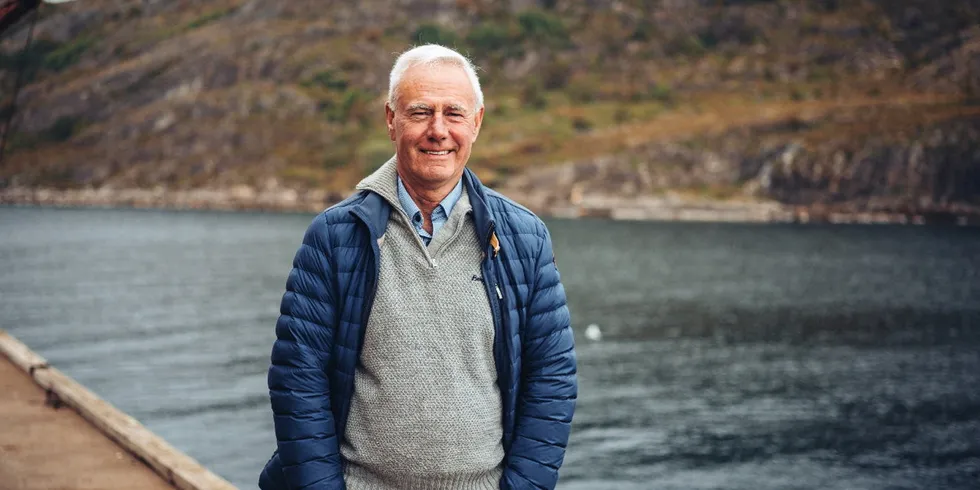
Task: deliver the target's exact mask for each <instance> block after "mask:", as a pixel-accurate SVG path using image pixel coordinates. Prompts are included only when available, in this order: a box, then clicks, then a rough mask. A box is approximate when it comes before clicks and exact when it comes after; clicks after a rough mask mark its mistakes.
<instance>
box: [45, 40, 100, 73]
mask: <svg viewBox="0 0 980 490" xmlns="http://www.w3.org/2000/svg"><path fill="white" fill-rule="evenodd" d="M94 44H95V41H94V40H93V39H92V38H81V39H77V40H75V41H72V42H70V43H67V44H64V45H62V46H60V47H59V48H58V49H56V50H54V51H52V52H50V53H48V54H47V55H45V57H44V60H43V61H42V66H44V68H47V69H49V70H52V71H61V70H64V69H65V68H68V67H69V66H71V65H74V64H75V63H76V62H78V59H79V58H81V56H82V53H84V52H85V51H87V50H88V49H89V48H91V47H92V45H94Z"/></svg>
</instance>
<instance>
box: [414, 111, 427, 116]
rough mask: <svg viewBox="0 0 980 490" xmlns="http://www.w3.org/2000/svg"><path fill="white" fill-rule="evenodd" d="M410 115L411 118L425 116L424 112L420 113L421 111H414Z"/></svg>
mask: <svg viewBox="0 0 980 490" xmlns="http://www.w3.org/2000/svg"><path fill="white" fill-rule="evenodd" d="M412 115H413V116H424V115H426V113H425V112H422V111H415V112H413V113H412Z"/></svg>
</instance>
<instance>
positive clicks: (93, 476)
mask: <svg viewBox="0 0 980 490" xmlns="http://www.w3.org/2000/svg"><path fill="white" fill-rule="evenodd" d="M0 394H2V396H0V490H34V489H38V490H41V489H44V490H55V489H57V490H62V489H63V490H76V489H77V490H82V489H85V490H89V489H92V490H95V489H99V490H101V489H116V488H119V489H131V488H139V489H146V490H158V489H168V490H172V489H174V488H177V489H180V490H234V489H235V487H234V486H232V485H231V484H230V483H228V482H227V481H225V480H224V479H222V478H221V477H219V476H217V475H215V474H214V473H211V472H210V471H208V470H207V469H206V468H204V467H202V466H201V465H200V464H198V463H197V462H196V461H194V460H193V459H191V458H190V457H188V456H187V455H185V454H183V453H181V452H180V451H177V450H176V449H174V448H173V447H172V446H170V445H169V444H167V442H166V441H164V440H163V439H161V438H160V437H158V436H156V435H155V434H153V433H152V432H150V431H149V430H147V429H146V428H145V427H143V425H141V424H140V423H139V422H137V421H136V420H135V419H133V418H132V417H130V416H128V415H126V414H124V413H122V412H120V411H119V410H117V409H116V408H115V407H113V406H112V405H110V404H108V403H107V402H105V401H104V400H102V399H101V398H99V397H98V396H96V395H95V394H94V393H92V392H91V391H89V390H87V389H86V388H85V387H83V386H81V385H80V384H78V383H77V382H75V381H74V380H72V379H71V378H69V377H68V376H65V375H64V374H63V373H61V372H60V371H58V370H57V369H55V368H53V367H51V366H49V365H48V363H47V361H45V360H44V359H43V358H42V357H40V356H38V355H37V354H35V353H34V352H32V351H31V350H30V349H28V348H27V346H25V345H24V344H22V343H20V342H19V341H18V340H17V339H15V338H13V337H12V336H10V335H9V334H7V333H6V332H4V331H3V330H0Z"/></svg>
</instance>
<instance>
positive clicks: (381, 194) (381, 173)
mask: <svg viewBox="0 0 980 490" xmlns="http://www.w3.org/2000/svg"><path fill="white" fill-rule="evenodd" d="M461 180H462V182H463V186H464V187H465V188H466V194H467V196H468V198H469V201H470V206H471V207H472V209H473V222H474V225H475V226H476V234H477V236H478V237H479V239H480V243H481V244H483V246H489V245H490V244H491V240H490V236H491V234H493V233H494V227H495V226H496V224H495V223H494V218H493V215H492V214H491V212H490V209H489V207H488V206H487V202H486V195H487V194H486V191H485V187H483V183H481V182H480V179H479V178H477V176H476V174H475V173H474V172H473V171H472V170H470V169H468V168H466V169H464V170H463V178H462V179H461ZM357 190H360V191H364V192H367V193H368V196H367V197H366V198H365V199H363V200H362V201H361V203H360V204H358V205H357V206H356V207H355V208H354V209H353V210H352V211H351V212H352V213H354V214H355V215H357V216H359V217H360V218H361V219H362V220H363V221H364V222H365V223H367V225H368V227H369V228H370V229H371V233H372V234H374V236H375V239H377V238H380V237H381V235H382V234H384V230H385V227H387V225H388V216H389V214H390V212H391V207H392V206H401V203H400V202H399V200H398V171H397V170H396V168H395V157H394V156H392V157H391V158H389V159H388V161H387V162H385V163H384V164H383V165H381V167H379V168H378V169H377V170H375V171H374V173H372V174H371V175H369V176H367V177H365V178H364V180H362V181H361V182H360V183H359V184H357ZM371 196H375V197H373V198H372V197H371ZM385 201H387V204H388V206H384V205H383V203H384V202H385Z"/></svg>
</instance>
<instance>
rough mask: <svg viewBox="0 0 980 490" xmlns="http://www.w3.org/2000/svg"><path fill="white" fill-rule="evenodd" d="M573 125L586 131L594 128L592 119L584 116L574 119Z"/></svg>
mask: <svg viewBox="0 0 980 490" xmlns="http://www.w3.org/2000/svg"><path fill="white" fill-rule="evenodd" d="M572 127H573V128H575V131H578V132H580V133H585V132H588V131H589V130H591V129H592V121H589V120H588V119H586V118H584V117H582V116H576V117H575V118H574V119H572Z"/></svg>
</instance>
